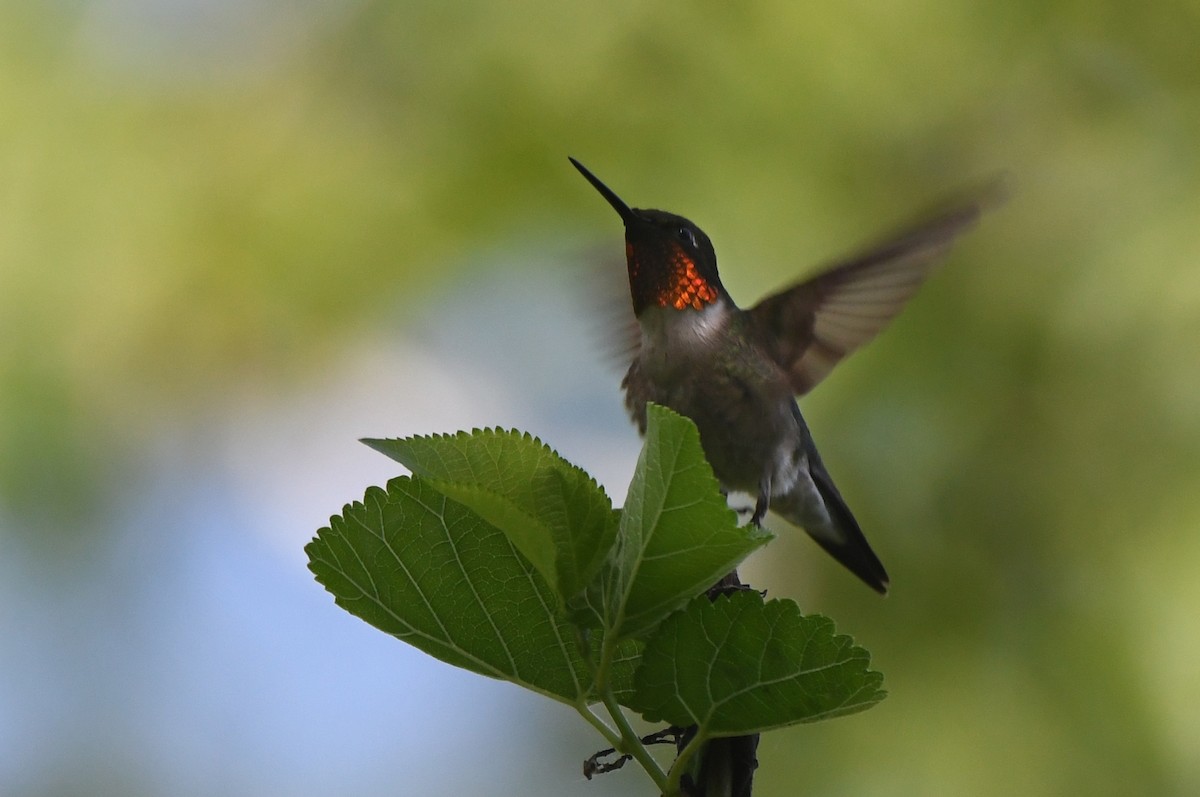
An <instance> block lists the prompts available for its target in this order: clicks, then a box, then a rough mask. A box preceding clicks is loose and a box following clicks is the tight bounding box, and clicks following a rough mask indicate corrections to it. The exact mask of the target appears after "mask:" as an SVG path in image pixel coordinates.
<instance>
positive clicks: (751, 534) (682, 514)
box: [589, 404, 771, 638]
mask: <svg viewBox="0 0 1200 797" xmlns="http://www.w3.org/2000/svg"><path fill="white" fill-rule="evenodd" d="M770 539H771V535H770V534H768V533H767V532H765V531H762V530H760V529H757V528H753V527H749V528H739V527H738V525H737V517H736V515H735V514H734V513H733V511H732V510H730V509H729V507H728V506H727V505H726V503H725V498H724V497H723V496H722V495H721V492H720V489H719V486H718V484H717V481H716V479H715V478H713V473H712V468H711V467H710V466H709V464H708V461H707V460H706V459H705V458H704V451H703V449H702V448H701V447H700V435H699V433H698V432H697V431H696V426H695V424H693V423H692V422H691V421H690V420H689V419H687V418H685V417H683V416H682V415H678V414H676V413H674V412H672V411H671V410H669V409H667V408H665V407H660V406H658V405H654V404H651V405H650V406H649V407H647V424H646V442H645V445H644V446H643V447H642V454H641V457H640V458H639V460H638V464H637V469H636V471H635V472H634V476H633V481H632V482H631V483H630V485H629V494H628V497H627V498H626V500H625V508H624V509H623V510H622V512H621V521H620V530H619V532H618V535H617V548H616V552H615V554H614V556H613V558H612V559H611V560H610V561H609V563H608V565H607V567H606V570H605V571H604V572H602V573H601V576H600V579H599V595H598V596H595V595H589V602H590V603H592V604H593V605H595V604H596V603H599V606H598V607H596V610H597V612H598V613H599V614H600V616H601V617H603V618H604V626H605V628H607V629H608V631H609V633H612V634H615V635H616V637H617V638H624V637H630V636H636V635H639V634H646V633H648V632H649V631H651V630H652V629H653V628H654V626H655V625H656V624H657V623H658V622H660V621H661V620H662V619H663V618H664V617H666V616H667V615H668V614H670V613H671V612H673V611H675V610H676V609H678V608H680V607H682V606H684V605H685V604H686V603H687V602H688V601H689V600H691V599H692V598H694V597H695V596H696V595H698V594H700V593H701V592H703V591H704V590H706V589H708V588H709V587H711V586H712V585H713V584H715V583H716V582H717V581H718V580H719V579H721V578H722V577H724V576H725V575H726V574H728V573H729V572H730V571H731V570H733V569H734V568H736V567H737V565H738V564H739V563H740V562H741V561H742V560H743V559H745V558H746V557H747V556H749V555H750V553H751V552H753V551H754V550H755V549H756V548H758V547H759V546H761V545H764V544H765V543H767V542H768V541H769V540H770Z"/></svg>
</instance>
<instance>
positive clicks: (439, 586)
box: [305, 478, 637, 703]
mask: <svg viewBox="0 0 1200 797" xmlns="http://www.w3.org/2000/svg"><path fill="white" fill-rule="evenodd" d="M305 551H306V552H307V553H308V556H309V568H310V569H311V570H312V571H313V573H314V574H315V575H316V577H317V580H318V581H319V582H320V583H321V584H323V585H324V586H325V588H326V589H327V590H329V591H330V592H331V593H333V596H334V599H335V601H336V602H337V604H338V605H339V606H341V607H342V608H343V609H345V610H346V611H348V612H350V613H351V614H353V615H355V616H357V617H360V618H362V619H363V620H366V621H367V622H368V623H370V624H371V625H373V626H375V627H376V628H379V629H380V630H382V631H385V632H387V633H389V634H392V635H393V636H395V637H397V638H398V639H401V640H403V641H405V642H408V643H410V644H412V645H414V646H415V647H417V648H420V649H421V650H423V651H425V652H426V653H428V654H430V655H432V656H434V657H436V658H438V659H441V660H442V661H445V662H448V663H450V664H454V665H456V666H458V667H464V668H466V669H468V670H472V671H474V672H477V673H480V674H482V675H487V676H491V677H493V678H500V679H504V680H508V681H512V682H513V683H516V684H519V685H521V686H524V687H526V688H528V689H532V690H534V691H535V692H540V693H541V694H544V695H547V696H549V697H552V698H555V699H557V700H562V701H564V702H567V703H577V702H578V701H579V700H580V699H581V698H583V697H584V696H586V695H587V694H588V692H589V690H590V685H591V680H590V679H591V676H590V674H589V668H588V666H587V664H586V663H585V662H584V660H583V658H582V654H581V653H580V651H579V646H578V644H577V640H576V636H575V634H576V631H575V629H574V628H573V627H572V626H570V625H568V624H567V623H566V622H565V621H564V620H562V619H561V616H560V613H559V612H558V611H557V601H556V597H555V594H554V592H553V591H552V590H551V588H550V587H549V585H548V584H547V583H546V582H545V580H544V579H543V578H542V577H541V575H539V573H538V572H537V571H536V570H535V569H534V568H533V567H532V566H531V565H530V563H529V562H528V560H526V559H525V558H524V557H523V556H522V555H521V554H520V553H518V551H517V550H516V548H515V547H514V545H513V543H512V542H511V541H510V540H509V538H508V537H507V536H506V535H505V534H504V533H502V532H501V531H500V530H498V529H497V528H496V527H495V526H493V525H491V524H490V523H488V522H487V521H485V520H484V519H483V518H481V517H480V516H479V515H478V514H476V513H475V512H473V511H471V510H470V509H469V508H468V507H466V506H464V505H462V504H460V503H458V502H457V501H454V500H451V499H448V498H447V497H446V496H444V495H442V494H441V493H440V492H439V491H438V490H437V488H436V487H435V486H434V485H431V484H426V483H423V482H422V481H421V480H420V479H409V478H398V479H393V480H392V481H390V482H388V486H387V490H386V491H384V490H381V489H379V488H377V487H373V488H371V489H370V490H368V491H367V493H366V496H365V497H364V499H363V502H362V503H354V504H351V505H347V506H346V507H345V508H344V509H343V512H342V515H341V516H339V517H333V518H331V519H330V524H329V527H328V528H323V529H321V530H320V531H319V532H317V537H316V539H314V540H313V541H312V542H310V543H309V544H308V546H307V547H306V548H305ZM621 653H622V656H623V658H624V659H625V666H624V672H625V673H628V671H629V669H630V662H631V661H632V660H636V658H637V655H636V654H637V651H636V649H633V648H630V647H628V646H626V647H623V648H622V649H621ZM623 688H626V689H627V688H628V676H627V675H626V676H625V686H624V687H623Z"/></svg>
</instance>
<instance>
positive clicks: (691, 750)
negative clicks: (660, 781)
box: [663, 729, 708, 794]
mask: <svg viewBox="0 0 1200 797" xmlns="http://www.w3.org/2000/svg"><path fill="white" fill-rule="evenodd" d="M702 731H703V729H700V730H697V731H696V735H695V736H693V737H692V740H691V741H690V742H688V743H687V746H685V747H684V748H683V749H682V750H680V751H679V755H678V756H676V758H675V763H674V764H672V765H671V773H670V777H669V778H668V779H667V785H666V788H665V789H664V790H663V792H664V793H665V794H679V789H680V782H681V781H682V779H683V773H684V772H686V771H687V768H688V765H689V764H690V763H691V761H692V758H694V757H695V755H696V753H698V752H699V751H700V748H701V747H703V746H704V743H705V742H707V741H708V735H707V734H705V733H703V732H702Z"/></svg>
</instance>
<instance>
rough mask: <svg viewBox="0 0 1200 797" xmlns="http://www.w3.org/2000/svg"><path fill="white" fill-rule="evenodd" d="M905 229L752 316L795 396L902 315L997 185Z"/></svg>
mask: <svg viewBox="0 0 1200 797" xmlns="http://www.w3.org/2000/svg"><path fill="white" fill-rule="evenodd" d="M975 196H976V198H975V199H973V200H971V201H960V202H958V203H957V204H954V205H951V206H949V209H948V210H944V211H942V212H940V213H937V214H933V215H932V216H929V217H927V220H926V221H924V222H922V223H920V224H915V225H912V226H910V227H908V228H907V229H904V230H902V231H901V232H899V233H898V234H896V235H893V236H892V237H890V238H888V239H886V240H884V241H883V242H882V243H879V244H877V245H876V246H873V247H870V248H868V249H867V250H865V251H863V252H861V253H859V254H857V255H855V256H853V257H850V258H848V259H846V260H844V261H842V262H840V263H837V264H835V265H833V266H832V267H830V268H828V269H826V270H825V271H822V272H821V273H819V274H817V275H816V276H815V277H812V278H811V279H809V280H807V281H805V282H802V283H800V284H798V285H794V286H792V287H790V288H787V289H785V290H782V291H780V292H779V293H776V294H773V295H771V296H768V297H766V298H765V299H763V300H762V301H761V302H759V303H758V304H756V305H755V306H754V307H752V308H750V310H749V311H748V313H749V316H750V318H751V321H752V324H753V326H754V327H755V328H756V330H757V332H758V334H759V336H760V343H761V345H762V346H763V347H764V348H765V349H766V350H767V351H768V352H769V353H770V354H771V356H772V357H773V359H774V360H775V362H776V363H778V364H779V366H780V367H781V368H782V369H783V370H784V371H785V372H786V373H787V374H788V379H789V381H790V382H791V385H792V389H793V390H794V391H795V392H796V394H797V395H801V394H804V393H807V392H808V391H810V390H812V389H813V387H814V386H816V385H817V383H819V382H820V381H821V380H822V379H824V378H825V376H826V375H827V374H828V373H829V372H830V371H831V370H832V369H833V367H834V366H835V365H837V364H838V362H840V361H841V359H842V358H843V357H845V356H846V355H848V354H850V353H851V352H853V351H855V350H856V349H858V348H859V347H860V346H862V345H864V344H866V343H867V342H868V341H870V340H871V339H872V338H874V337H875V336H876V335H877V334H879V332H880V331H881V330H882V329H883V328H884V327H885V326H887V325H888V323H889V322H890V321H891V320H892V319H893V318H895V317H896V315H898V314H899V312H900V310H901V309H903V307H904V305H905V303H906V302H907V301H908V300H909V299H910V298H912V296H913V294H915V293H916V292H917V289H918V288H919V287H921V283H922V282H924V281H925V278H926V277H928V276H929V274H930V272H931V271H932V270H933V267H934V266H935V265H936V263H937V261H938V259H939V258H940V257H941V256H942V255H943V254H945V253H946V251H947V250H949V248H950V246H951V244H953V242H954V241H955V239H956V238H958V236H959V235H961V234H963V233H964V232H966V231H967V230H968V229H970V228H971V227H972V226H973V225H974V224H975V222H976V221H977V220H978V219H979V216H980V214H981V213H982V212H983V210H984V209H985V208H986V207H988V206H990V205H992V204H994V203H995V202H996V201H997V200H998V199H999V198H1000V197H999V187H998V185H996V186H992V187H991V188H990V189H989V190H988V191H986V192H982V191H981V192H977V193H976V194H975Z"/></svg>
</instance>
